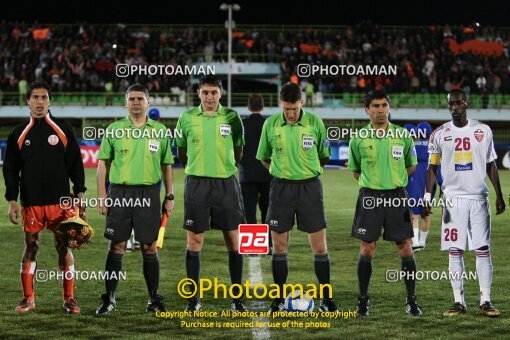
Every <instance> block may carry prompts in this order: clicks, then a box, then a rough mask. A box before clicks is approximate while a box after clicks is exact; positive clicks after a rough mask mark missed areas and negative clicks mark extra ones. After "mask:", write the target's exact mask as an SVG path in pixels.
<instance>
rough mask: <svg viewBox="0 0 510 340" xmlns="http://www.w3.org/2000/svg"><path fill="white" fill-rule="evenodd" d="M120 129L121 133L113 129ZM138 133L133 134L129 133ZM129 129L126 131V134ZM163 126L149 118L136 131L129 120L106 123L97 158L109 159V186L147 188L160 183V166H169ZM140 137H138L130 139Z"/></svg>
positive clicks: (170, 162)
mask: <svg viewBox="0 0 510 340" xmlns="http://www.w3.org/2000/svg"><path fill="white" fill-rule="evenodd" d="M118 129H122V130H123V131H117V133H115V130H118ZM136 129H139V130H142V131H137V132H133V130H136ZM128 130H129V131H128ZM165 132H166V127H165V126H164V125H163V124H161V123H158V122H156V121H154V120H152V119H150V118H149V117H147V121H146V122H145V124H144V125H143V126H141V127H140V128H137V127H136V126H135V125H134V124H133V122H132V121H131V119H130V118H129V117H126V118H124V119H121V120H118V121H116V122H113V123H112V124H110V125H109V126H108V128H107V134H106V136H105V137H104V138H103V140H102V141H101V147H100V148H99V154H98V156H97V158H98V159H102V160H108V159H109V160H111V161H112V163H111V166H110V174H109V180H110V183H113V184H125V185H151V184H156V183H157V182H159V181H160V180H161V165H163V164H173V163H174V158H173V156H172V149H171V148H170V139H169V138H165ZM133 135H134V136H135V137H139V136H142V138H134V137H133Z"/></svg>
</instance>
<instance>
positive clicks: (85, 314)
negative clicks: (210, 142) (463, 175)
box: [0, 169, 510, 339]
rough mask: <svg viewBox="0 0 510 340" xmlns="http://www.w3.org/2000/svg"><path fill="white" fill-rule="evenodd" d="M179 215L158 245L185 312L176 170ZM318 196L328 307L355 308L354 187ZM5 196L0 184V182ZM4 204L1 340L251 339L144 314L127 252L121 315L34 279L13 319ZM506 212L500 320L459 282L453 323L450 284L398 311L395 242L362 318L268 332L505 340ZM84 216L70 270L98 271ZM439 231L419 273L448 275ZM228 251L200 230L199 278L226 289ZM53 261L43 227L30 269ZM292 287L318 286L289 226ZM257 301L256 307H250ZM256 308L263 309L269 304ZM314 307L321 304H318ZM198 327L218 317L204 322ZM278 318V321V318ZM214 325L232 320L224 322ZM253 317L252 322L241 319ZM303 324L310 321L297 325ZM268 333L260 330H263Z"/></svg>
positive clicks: (11, 229) (334, 185)
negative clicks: (463, 308)
mask: <svg viewBox="0 0 510 340" xmlns="http://www.w3.org/2000/svg"><path fill="white" fill-rule="evenodd" d="M174 173H175V196H176V198H177V199H176V210H175V213H174V216H173V217H172V218H171V219H170V221H169V226H168V228H167V232H166V238H165V245H164V248H163V249H162V250H161V251H160V255H159V256H160V260H161V292H162V294H163V295H164V296H165V298H166V299H165V303H166V306H167V309H168V310H169V311H179V310H183V309H184V307H185V301H184V300H183V299H182V298H180V297H179V296H178V295H177V291H176V286H177V283H178V281H179V280H180V279H182V278H183V277H185V266H184V253H185V247H186V234H185V231H184V229H183V228H182V222H183V202H182V197H183V182H184V173H183V171H182V169H176V170H175V172H174ZM500 176H501V181H502V188H503V192H504V193H506V194H508V193H509V192H510V173H509V172H508V171H501V172H500ZM86 178H87V187H88V188H89V190H88V192H87V196H88V197H96V196H95V195H96V184H95V180H96V179H95V170H94V169H87V171H86ZM322 181H323V185H324V193H325V197H324V200H325V204H326V215H327V219H328V226H329V227H328V230H327V232H328V246H329V254H330V257H331V269H332V284H333V287H334V295H335V301H336V303H337V305H338V306H339V308H340V309H341V310H344V311H347V310H354V307H355V305H356V302H357V300H356V295H357V276H356V263H357V258H358V247H359V243H358V241H357V240H355V239H353V238H351V236H350V229H351V223H352V219H353V214H354V206H355V200H356V197H357V191H358V187H357V183H356V182H355V181H354V179H353V178H352V175H351V173H350V172H348V171H338V170H327V171H326V172H325V174H324V175H323V176H322ZM0 183H1V184H0V189H1V191H2V193H3V192H4V191H5V190H4V189H5V188H4V181H3V180H2V181H1V182H0ZM489 187H490V188H491V208H492V209H493V210H494V192H493V190H492V186H491V185H490V183H489ZM7 208H8V206H7V203H6V202H5V200H3V201H2V202H1V203H0V211H1V212H2V214H3V217H2V218H1V219H0V233H1V234H0V235H1V241H0V242H1V247H0V258H1V259H2V261H1V263H2V272H1V273H2V275H1V277H0V290H1V292H2V295H3V297H2V299H0V337H1V338H28V337H38V338H42V339H44V338H58V337H76V338H104V337H116V338H126V337H128V338H131V337H132V338H134V337H136V338H139V339H143V338H150V339H154V338H166V337H172V338H177V337H186V338H187V339H203V338H227V337H228V338H236V339H237V338H239V339H251V338H253V336H254V335H253V330H252V329H249V328H248V329H246V328H244V329H243V328H241V329H225V328H218V329H203V328H182V327H181V324H180V320H178V319H161V318H156V317H155V316H151V315H148V314H147V313H146V312H145V307H146V303H147V293H146V287H145V281H144V279H143V274H142V258H141V255H140V254H139V253H138V252H131V253H127V254H126V255H125V257H124V267H123V270H125V271H126V272H127V279H126V280H125V281H121V282H120V283H119V286H118V292H117V305H118V311H117V312H116V313H115V315H113V316H111V317H107V318H96V317H95V316H94V312H95V309H96V308H97V307H98V305H99V303H100V300H99V295H100V294H101V293H102V292H103V290H104V283H103V282H102V281H94V280H88V281H78V282H77V284H76V297H77V300H78V303H79V305H80V307H81V310H82V314H81V315H72V316H71V315H66V314H65V313H64V310H63V309H62V307H61V304H62V302H61V282H60V281H55V280H53V281H48V282H39V283H38V282H36V284H35V292H36V304H37V308H36V310H35V311H33V312H30V313H27V314H24V315H18V314H17V313H16V312H15V311H14V307H15V306H16V304H17V301H18V299H19V298H20V297H21V284H20V281H19V267H20V264H19V263H20V258H21V254H22V249H23V233H22V230H21V228H20V227H19V226H14V225H12V224H11V223H10V222H9V220H8V217H7ZM509 214H510V212H508V211H507V212H506V213H505V214H503V215H500V216H493V223H492V228H493V233H492V239H493V241H492V253H493V264H494V280H493V289H492V300H493V302H494V304H495V306H496V307H497V308H499V309H500V310H501V312H502V317H501V318H499V319H488V318H484V317H481V316H479V315H478V299H479V292H478V282H477V281H468V282H466V285H465V295H466V301H467V303H468V312H467V314H466V315H463V316H461V317H457V318H445V317H443V316H442V313H443V312H444V311H445V310H446V309H448V307H449V306H450V304H451V303H452V301H453V295H452V292H451V288H450V283H449V281H432V280H429V281H425V280H423V281H420V282H418V283H417V296H418V303H419V304H420V305H421V307H422V308H423V311H424V315H423V317H420V318H411V317H409V316H408V315H407V314H406V313H405V311H404V304H405V288H404V284H403V282H397V283H388V282H386V279H385V272H386V270H388V269H400V259H399V257H398V255H397V253H396V250H395V246H394V244H392V243H389V242H384V241H379V242H378V244H377V250H376V257H375V258H374V261H373V268H374V270H373V274H372V279H371V283H370V289H369V293H370V295H371V302H372V309H371V316H370V317H369V318H366V319H354V318H350V319H337V320H333V321H332V320H329V319H328V320H324V319H323V320H322V321H327V322H329V323H330V327H329V328H313V329H310V328H309V329H304V328H286V329H281V328H280V329H276V328H271V329H269V335H270V337H271V338H274V339H283V338H287V339H288V338H291V337H306V338H316V339H319V338H340V337H342V338H344V337H368V338H370V337H372V338H376V337H377V338H379V337H385V338H386V337H391V338H408V337H416V338H424V337H425V338H431V337H434V338H452V337H466V336H467V337H470V338H471V337H482V336H483V337H493V336H495V337H498V336H504V334H507V332H508V329H509V328H510V297H509V294H508V281H509V280H510V264H509V261H508V257H507V256H508V248H507V241H508V240H510V229H509V224H510V223H509V222H510V218H509V216H510V215H509ZM88 216H89V220H90V222H91V224H92V225H93V226H94V227H95V229H96V236H95V237H94V239H93V241H92V243H91V244H89V245H87V246H85V247H84V248H83V249H82V250H80V251H75V252H74V254H75V259H76V270H80V271H103V270H104V262H105V257H106V253H107V242H106V239H105V238H103V236H102V233H103V231H104V217H102V216H99V214H98V213H97V211H96V210H95V209H89V211H88ZM439 241H440V225H439V211H438V210H437V209H436V210H435V211H434V214H433V216H432V223H431V232H430V234H429V239H428V242H427V243H428V244H427V248H426V249H425V250H424V251H422V252H420V253H417V254H416V260H417V265H418V269H419V270H422V271H425V270H430V271H446V270H447V268H448V255H447V253H445V252H440V251H439ZM227 263H228V262H227V252H226V250H225V248H224V245H223V238H222V235H221V233H220V232H217V231H211V232H207V234H206V240H205V244H204V249H203V251H202V267H201V276H202V277H203V278H210V279H213V278H214V277H217V278H218V279H219V281H220V282H221V283H226V284H228V283H229V279H228V278H229V276H228V265H227ZM261 266H262V273H263V281H264V283H266V284H271V283H272V275H271V259H270V257H269V256H263V257H262V258H261ZM57 268H58V266H57V256H56V252H55V250H54V246H53V237H52V235H51V233H50V232H48V231H44V232H43V234H42V242H41V247H40V251H39V256H38V262H37V269H38V270H39V269H42V270H57ZM466 270H467V271H474V270H475V257H474V254H472V253H468V254H467V255H466ZM248 275H249V258H248V257H246V258H245V265H244V277H243V280H246V279H248ZM288 282H289V283H302V284H308V283H316V278H315V274H314V271H313V256H312V254H311V251H310V247H309V245H308V240H307V237H306V235H305V234H304V233H301V232H298V231H297V230H294V231H293V232H292V233H291V237H290V249H289V280H288ZM257 302H258V304H257ZM262 302H263V310H267V308H268V307H269V304H270V300H269V299H267V300H266V301H262ZM316 303H318V301H316ZM260 305H261V304H260V301H248V302H247V306H248V308H251V310H254V309H255V310H262V309H259V308H261V307H255V306H260ZM227 308H229V300H223V299H213V298H212V297H211V295H210V294H208V295H206V297H205V298H204V300H203V309H204V310H208V311H221V310H222V309H227ZM201 320H202V321H206V320H209V321H216V320H213V319H201ZM285 320H286V319H279V320H276V321H285ZM218 321H238V320H235V319H234V320H232V319H228V318H223V319H219V320H218ZM244 321H251V319H249V318H248V319H244ZM296 321H307V320H296ZM266 335H267V334H266Z"/></svg>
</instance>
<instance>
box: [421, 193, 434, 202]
mask: <svg viewBox="0 0 510 340" xmlns="http://www.w3.org/2000/svg"><path fill="white" fill-rule="evenodd" d="M431 199H432V195H431V194H430V192H426V193H425V195H423V200H424V201H425V202H428V203H430V200H431Z"/></svg>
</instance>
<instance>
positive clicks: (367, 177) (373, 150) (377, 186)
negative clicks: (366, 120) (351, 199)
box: [348, 123, 417, 190]
mask: <svg viewBox="0 0 510 340" xmlns="http://www.w3.org/2000/svg"><path fill="white" fill-rule="evenodd" d="M362 130H364V131H362ZM362 130H360V131H358V136H357V137H356V138H353V139H351V141H350V143H349V163H348V168H349V170H351V171H354V172H360V173H361V175H360V177H359V185H360V186H361V187H365V188H370V189H374V190H390V189H395V188H398V187H405V186H406V185H407V168H408V167H410V166H414V165H416V163H417V158H416V150H415V148H414V142H413V139H412V138H411V137H408V136H407V135H408V134H406V132H407V131H406V130H405V129H404V128H402V127H400V126H398V125H395V124H392V123H389V124H388V129H387V130H386V135H385V136H383V137H381V138H378V137H375V131H374V135H373V136H372V135H371V133H370V130H372V126H371V125H370V124H368V125H367V126H365V127H364V128H363V129H362ZM372 131H373V130H372ZM362 137H367V138H362ZM372 137H374V138H372Z"/></svg>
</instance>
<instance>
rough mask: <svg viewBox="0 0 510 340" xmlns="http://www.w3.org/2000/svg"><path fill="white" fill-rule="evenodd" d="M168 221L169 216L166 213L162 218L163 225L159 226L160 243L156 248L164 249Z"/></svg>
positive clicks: (157, 243)
mask: <svg viewBox="0 0 510 340" xmlns="http://www.w3.org/2000/svg"><path fill="white" fill-rule="evenodd" d="M167 220H168V214H167V213H166V212H164V213H163V216H161V225H160V226H159V233H158V241H157V242H156V248H157V249H161V248H163V239H164V238H165V230H166V221H167Z"/></svg>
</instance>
